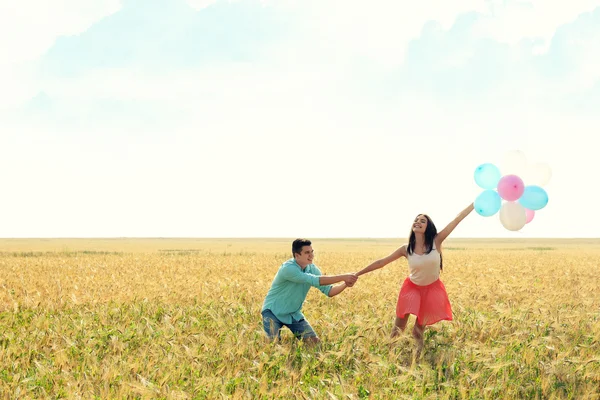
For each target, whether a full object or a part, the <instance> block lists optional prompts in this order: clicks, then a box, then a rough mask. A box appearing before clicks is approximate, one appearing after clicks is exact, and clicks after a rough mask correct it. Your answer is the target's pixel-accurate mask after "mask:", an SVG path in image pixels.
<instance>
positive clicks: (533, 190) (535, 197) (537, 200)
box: [519, 185, 548, 211]
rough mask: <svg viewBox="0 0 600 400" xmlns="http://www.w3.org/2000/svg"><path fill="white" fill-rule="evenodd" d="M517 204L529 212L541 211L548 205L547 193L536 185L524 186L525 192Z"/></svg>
mask: <svg viewBox="0 0 600 400" xmlns="http://www.w3.org/2000/svg"><path fill="white" fill-rule="evenodd" d="M519 203H521V205H522V206H523V207H525V208H528V209H530V210H534V211H535V210H541V209H542V208H544V207H546V204H548V193H546V191H545V190H544V189H542V188H541V187H539V186H536V185H530V186H525V191H524V192H523V195H522V196H521V198H520V199H519Z"/></svg>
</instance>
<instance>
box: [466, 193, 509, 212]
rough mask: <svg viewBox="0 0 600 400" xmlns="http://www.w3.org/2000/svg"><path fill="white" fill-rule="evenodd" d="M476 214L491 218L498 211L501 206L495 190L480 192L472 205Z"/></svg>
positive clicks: (500, 200) (500, 199)
mask: <svg viewBox="0 0 600 400" xmlns="http://www.w3.org/2000/svg"><path fill="white" fill-rule="evenodd" d="M473 206H474V207H475V211H476V212H477V214H479V215H481V216H484V217H491V216H492V215H494V214H496V213H497V212H498V211H500V207H501V206H502V198H500V195H499V194H498V192H496V191H495V190H491V189H487V190H484V191H483V192H481V194H480V195H479V196H477V198H476V199H475V202H474V203H473Z"/></svg>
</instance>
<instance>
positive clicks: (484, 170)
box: [475, 163, 502, 189]
mask: <svg viewBox="0 0 600 400" xmlns="http://www.w3.org/2000/svg"><path fill="white" fill-rule="evenodd" d="M500 178H502V174H501V173H500V169H498V167H496V166H495V165H494V164H490V163H486V164H481V165H480V166H479V167H477V168H475V183H477V185H478V186H479V187H481V188H483V189H495V188H496V186H498V182H499V181H500Z"/></svg>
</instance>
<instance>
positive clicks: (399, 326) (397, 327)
mask: <svg viewBox="0 0 600 400" xmlns="http://www.w3.org/2000/svg"><path fill="white" fill-rule="evenodd" d="M408 316H409V314H406V315H405V316H404V317H402V318H399V317H396V321H394V326H393V327H392V334H391V335H390V337H392V338H395V337H396V336H398V334H399V333H400V332H403V331H404V329H405V328H406V323H407V322H408Z"/></svg>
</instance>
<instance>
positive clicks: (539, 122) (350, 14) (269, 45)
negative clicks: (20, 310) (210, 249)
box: [0, 0, 600, 238]
mask: <svg viewBox="0 0 600 400" xmlns="http://www.w3.org/2000/svg"><path fill="white" fill-rule="evenodd" d="M452 3H453V2H447V1H423V2H419V4H417V5H415V4H414V2H405V1H397V0H394V1H392V0H374V1H372V2H368V3H365V2H348V1H344V2H342V1H337V0H335V1H333V0H332V1H314V0H306V1H293V0H279V1H277V0H268V1H259V0H239V1H210V0H189V1H186V0H125V1H118V0H60V1H57V2H56V3H54V2H53V4H52V6H50V5H47V4H45V3H42V2H39V1H34V0H25V1H23V2H19V3H15V4H12V5H11V7H10V8H9V7H8V6H0V31H1V32H0V34H1V35H0V36H1V37H2V39H0V51H1V53H0V54H2V55H1V56H0V86H1V87H3V88H5V90H4V91H3V92H2V94H1V95H0V131H1V132H2V133H0V167H1V168H2V170H3V171H4V174H3V177H4V180H3V183H4V185H3V187H4V188H5V191H4V195H3V196H2V200H0V201H1V202H0V204H2V206H3V207H2V210H4V212H3V214H4V215H3V216H2V224H0V237H114V236H116V237H123V236H127V237H246V236H248V237H257V236H258V237H277V236H285V237H299V236H306V237H312V238H315V237H400V238H404V237H406V236H407V234H408V231H409V228H410V223H411V221H412V219H413V218H414V216H415V215H416V214H417V213H420V212H426V213H428V214H429V215H431V216H432V217H433V219H434V222H435V223H436V225H437V226H438V228H439V229H441V228H442V227H443V226H444V225H445V224H446V223H448V222H449V221H450V220H451V219H452V218H453V217H454V216H455V215H456V214H457V213H458V212H459V211H460V210H462V208H464V207H465V206H467V205H468V204H469V203H470V202H471V201H473V200H474V199H475V197H476V196H477V195H478V194H479V193H480V191H481V189H480V188H478V187H477V186H476V184H475V181H474V179H473V172H474V170H475V168H476V167H477V166H478V165H479V164H482V163H485V162H492V163H496V164H497V165H498V166H500V167H502V158H503V156H504V155H505V154H506V153H507V152H508V151H510V150H515V149H516V150H521V151H523V152H524V153H525V154H526V156H527V157H528V161H530V162H531V163H535V162H544V163H547V164H549V165H550V166H551V168H552V173H553V175H552V179H551V181H550V183H549V184H548V185H547V186H545V189H546V190H547V192H548V194H549V198H550V201H549V203H548V206H546V208H544V209H542V210H540V211H538V213H537V215H536V217H535V218H534V220H533V221H532V223H531V224H528V225H526V226H525V227H524V228H523V229H522V230H521V231H520V232H510V231H507V230H506V229H504V228H503V227H502V225H501V224H500V221H499V220H498V215H495V216H493V217H489V218H484V217H481V216H479V215H477V214H476V213H473V214H472V215H470V216H469V217H468V218H467V219H466V220H465V221H464V222H463V223H462V224H461V225H460V226H459V228H457V230H456V231H455V233H454V236H455V237H598V236H600V235H599V234H598V232H599V228H598V226H599V225H600V211H599V210H598V209H597V205H596V204H597V195H598V189H597V187H596V185H595V182H596V181H597V180H598V171H599V170H600V168H598V166H597V163H596V161H595V160H596V158H597V155H596V154H597V147H596V146H595V142H596V139H595V136H594V135H595V134H596V133H598V126H600V125H599V122H600V111H598V110H600V0H595V1H589V0H573V1H571V2H570V3H568V2H547V1H541V0H534V1H529V2H526V1H510V0H508V1H496V0H486V1H478V0H468V1H467V0H465V1H463V2H456V3H457V4H452ZM4 8H5V9H4ZM586 174H587V176H586ZM525 183H526V184H527V181H525ZM582 213H583V215H584V217H583V218H581V214H582Z"/></svg>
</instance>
